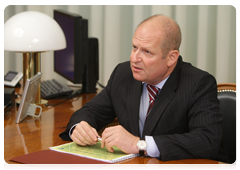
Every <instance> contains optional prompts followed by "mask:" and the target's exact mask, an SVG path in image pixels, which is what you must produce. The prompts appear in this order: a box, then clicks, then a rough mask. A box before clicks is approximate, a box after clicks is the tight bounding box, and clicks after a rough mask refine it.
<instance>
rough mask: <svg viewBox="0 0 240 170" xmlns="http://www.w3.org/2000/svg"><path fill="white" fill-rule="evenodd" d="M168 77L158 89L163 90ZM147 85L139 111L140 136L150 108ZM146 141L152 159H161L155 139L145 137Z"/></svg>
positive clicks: (144, 86)
mask: <svg viewBox="0 0 240 170" xmlns="http://www.w3.org/2000/svg"><path fill="white" fill-rule="evenodd" d="M168 77H169V76H168ZM168 77H167V78H165V79H164V80H163V81H161V82H160V83H159V84H157V85H155V86H156V87H158V88H159V89H162V87H163V85H164V84H165V82H166V81H167V79H168ZM146 85H147V84H146V83H144V82H143V92H142V96H141V102H140V109H139V130H140V135H142V131H143V127H144V124H145V119H146V115H147V110H148V107H149V96H148V91H147V87H146ZM150 114H151V113H150ZM145 141H146V142H147V154H148V155H149V156H150V157H159V156H160V152H159V150H158V147H157V145H156V142H155V141H154V139H153V137H152V136H145Z"/></svg>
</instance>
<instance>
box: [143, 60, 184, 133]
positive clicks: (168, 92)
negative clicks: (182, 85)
mask: <svg viewBox="0 0 240 170" xmlns="http://www.w3.org/2000/svg"><path fill="white" fill-rule="evenodd" d="M181 64H182V57H181V56H179V59H178V63H177V65H176V67H175V69H174V71H173V72H172V74H171V75H170V77H169V78H168V80H167V81H166V83H165V84H164V86H163V88H162V89H161V91H160V93H159V95H158V97H157V99H156V100H155V103H154V105H153V107H152V110H151V113H150V114H149V116H148V119H147V121H146V122H145V125H144V128H143V134H142V136H145V135H151V132H152V131H153V129H154V127H155V125H156V123H157V122H158V121H159V119H160V118H161V116H162V114H163V112H164V110H165V108H166V107H167V105H168V103H169V102H170V101H171V100H172V98H173V97H174V95H175V90H176V89H177V86H178V84H179V79H180V67H181Z"/></svg>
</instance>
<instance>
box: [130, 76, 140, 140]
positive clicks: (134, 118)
mask: <svg viewBox="0 0 240 170" xmlns="http://www.w3.org/2000/svg"><path fill="white" fill-rule="evenodd" d="M141 94H142V82H140V81H137V80H135V79H133V81H132V82H131V83H129V85H128V94H127V96H128V98H127V100H128V101H127V102H128V103H129V105H128V121H129V123H130V125H131V133H132V134H133V135H136V136H139V135H140V133H139V107H140V100H141Z"/></svg>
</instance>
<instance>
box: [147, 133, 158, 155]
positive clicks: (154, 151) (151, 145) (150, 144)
mask: <svg viewBox="0 0 240 170" xmlns="http://www.w3.org/2000/svg"><path fill="white" fill-rule="evenodd" d="M145 140H146V142H147V154H148V156H150V157H160V151H159V150H158V147H157V145H156V142H155V141H154V139H153V137H152V136H145Z"/></svg>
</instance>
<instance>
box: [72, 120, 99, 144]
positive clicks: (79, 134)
mask: <svg viewBox="0 0 240 170" xmlns="http://www.w3.org/2000/svg"><path fill="white" fill-rule="evenodd" d="M97 136H98V137H99V135H98V133H97V131H96V129H94V128H93V127H91V126H90V125H89V124H88V123H87V122H85V121H81V122H80V123H79V124H78V125H77V126H76V127H75V129H74V130H73V133H72V135H71V138H72V140H73V141H74V142H76V143H77V144H79V145H82V146H86V145H94V144H96V143H97Z"/></svg>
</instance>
